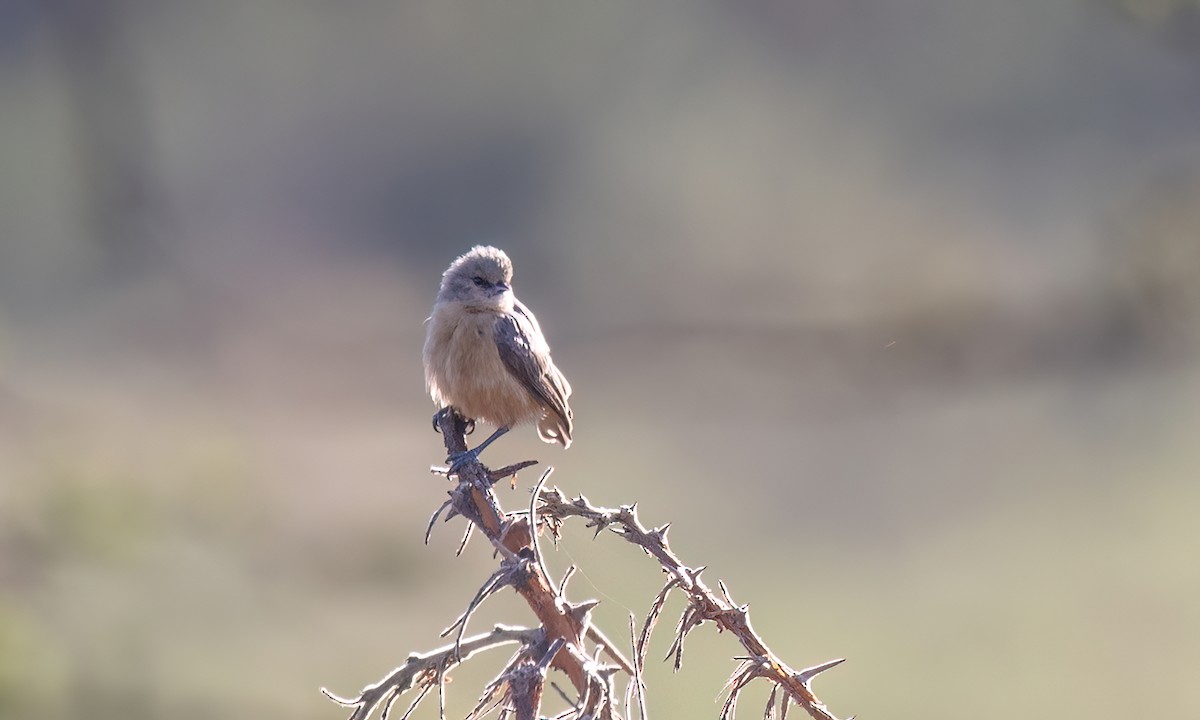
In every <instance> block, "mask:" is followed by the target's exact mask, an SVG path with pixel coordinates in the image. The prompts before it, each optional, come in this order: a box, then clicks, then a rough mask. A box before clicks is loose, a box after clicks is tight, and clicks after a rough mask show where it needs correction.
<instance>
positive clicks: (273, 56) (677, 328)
mask: <svg viewBox="0 0 1200 720" xmlns="http://www.w3.org/2000/svg"><path fill="white" fill-rule="evenodd" d="M907 5H908V6H906V7H903V8H901V7H898V6H895V5H892V4H889V3H885V2H872V3H864V4H859V5H856V6H855V7H854V8H853V9H851V8H848V7H847V6H845V4H844V3H840V2H824V1H817V2H808V3H798V4H795V5H791V4H785V3H774V2H751V3H737V4H734V3H724V4H723V3H693V4H684V3H663V4H657V5H654V6H650V5H648V4H641V3H626V2H612V3H589V4H576V5H555V6H553V7H548V6H545V5H540V4H536V3H525V2H518V3H510V4H506V5H505V6H503V7H501V6H499V5H491V6H487V7H468V6H467V5H464V4H456V3H445V2H437V3H434V2H429V3H397V4H391V3H348V4H338V5H337V6H333V5H325V4H322V3H311V2H310V3H289V2H282V1H278V2H268V1H266V0H263V1H261V2H253V3H240V2H232V1H230V2H212V3H206V4H204V5H203V6H201V5H199V4H194V5H189V6H178V7H167V6H166V5H157V4H151V3H139V2H132V1H131V2H104V3H101V2H94V3H70V2H58V3H47V4H38V3H34V2H25V3H14V4H12V5H11V6H10V7H9V9H7V10H4V11H3V12H2V13H0V27H2V28H3V30H4V33H3V35H0V108H3V117H4V120H3V123H0V203H2V205H0V717H3V718H28V717H40V718H60V717H61V718H65V717H76V716H80V715H85V714H86V715H88V716H91V717H96V718H107V717H113V718H117V717H120V718H126V719H131V718H132V719H134V720H136V719H137V718H156V717H162V716H173V717H177V718H185V719H187V718H197V719H199V718H210V717H211V718H217V717H219V718H229V717H293V718H297V717H299V718H313V719H317V718H339V717H342V716H343V715H344V713H343V712H342V710H341V709H339V708H337V707H335V706H333V705H332V704H330V703H328V702H327V701H325V700H324V699H323V698H321V697H320V695H319V694H318V693H317V688H318V687H320V686H322V685H325V686H328V687H330V688H331V689H332V690H334V691H335V692H339V693H342V694H350V693H352V692H353V691H355V690H357V689H358V688H359V687H361V686H362V685H364V684H366V683H367V682H371V681H374V680H376V679H378V678H379V677H381V676H382V675H383V674H384V673H385V672H386V671H387V670H388V669H390V668H391V667H392V666H393V665H395V664H397V663H398V662H400V661H401V660H402V659H403V658H404V657H405V656H406V655H407V654H408V653H409V652H411V651H420V650H425V649H429V648H432V647H434V646H435V645H437V644H439V643H440V639H439V638H438V637H437V633H438V631H439V630H440V629H441V628H442V627H444V626H445V625H447V624H448V623H449V622H451V621H452V620H453V619H454V617H455V616H456V615H457V614H458V613H459V612H460V610H461V608H462V607H463V606H464V605H465V603H466V602H467V601H468V600H469V598H470V596H471V594H472V593H473V592H474V590H475V588H476V587H477V585H478V583H480V582H481V581H482V580H483V579H484V578H485V577H486V576H487V575H488V573H490V571H491V568H492V563H491V560H490V557H489V554H488V553H487V552H486V550H485V548H483V547H482V546H481V545H478V544H475V545H472V546H471V547H469V548H468V550H467V552H466V553H465V555H464V557H462V558H459V559H452V555H453V551H454V549H455V547H456V546H457V542H458V537H459V533H460V531H461V528H462V525H461V522H459V521H453V522H451V523H450V524H449V525H441V526H439V527H438V528H437V531H436V533H435V535H434V541H433V543H432V545H431V546H430V547H428V548H426V547H424V546H422V545H421V535H422V533H423V531H424V524H425V521H426V519H427V518H428V516H429V513H430V512H431V511H432V510H433V509H434V508H436V507H437V505H438V504H439V503H440V502H441V501H442V499H443V498H444V487H445V481H444V480H441V479H438V478H436V477H433V476H430V475H429V474H428V472H427V471H426V468H427V467H428V466H429V465H430V464H432V463H436V462H439V461H440V460H441V459H442V454H441V445H440V443H439V441H438V437H437V436H436V435H434V434H433V432H432V431H431V430H430V428H429V416H430V414H431V413H432V411H433V410H434V409H435V408H433V406H432V405H431V404H430V403H429V401H428V399H427V397H426V396H425V394H424V391H423V387H422V382H421V371H420V367H419V355H420V345H421V342H422V337H423V328H422V324H421V323H422V320H423V319H424V317H425V315H426V312H427V310H428V307H429V304H430V302H431V300H432V297H433V294H434V292H435V289H436V283H437V277H438V273H440V271H441V270H442V269H443V268H444V267H445V265H446V264H447V263H448V262H449V260H450V259H451V258H452V257H453V256H454V255H455V254H456V253H458V252H461V251H462V250H463V249H465V248H466V247H468V246H469V245H471V244H473V243H475V242H482V241H486V242H495V243H497V244H500V245H503V246H504V247H506V248H507V249H508V250H509V251H510V253H511V254H512V256H513V259H514V261H515V262H516V265H517V277H516V281H515V286H516V289H517V292H518V293H519V295H520V296H521V297H522V298H523V299H524V300H525V301H526V302H527V303H528V304H529V305H530V306H531V307H532V308H533V309H534V310H535V311H536V312H537V313H538V315H539V318H540V319H541V321H542V325H543V327H544V328H545V329H546V331H547V334H548V335H549V337H550V340H551V342H552V344H553V346H554V349H555V357H556V360H557V361H558V363H559V364H560V366H562V367H563V368H564V370H565V371H566V372H567V373H568V375H569V377H570V379H571V381H572V384H573V385H574V387H575V389H576V395H575V397H574V398H573V406H574V408H575V411H576V416H577V422H578V437H577V443H576V444H575V445H574V446H573V447H572V449H571V450H570V451H568V452H562V451H561V450H559V449H557V448H554V447H550V446H546V445H542V444H541V443H538V442H537V441H536V440H535V438H534V434H533V433H532V432H530V431H525V432H520V433H515V434H514V435H512V436H510V437H507V438H505V439H504V441H502V442H501V443H499V444H498V445H496V446H495V447H494V449H492V450H489V451H488V457H489V459H490V460H491V461H493V462H495V463H502V462H507V461H513V460H517V459H522V458H525V457H537V458H540V459H541V460H542V461H543V462H546V463H549V464H553V465H554V466H555V467H556V468H557V470H556V473H555V475H554V482H556V483H558V484H559V485H561V486H562V487H563V488H564V489H566V490H568V491H569V492H582V493H585V494H586V495H588V496H589V497H590V498H591V499H592V500H593V501H595V502H597V503H601V504H609V505H615V504H618V503H622V502H630V501H633V500H638V501H639V502H640V508H641V512H642V514H643V518H644V519H645V520H646V521H647V522H653V523H656V524H657V523H661V522H665V521H668V520H669V521H672V523H673V526H672V542H673V544H674V545H675V547H676V549H677V551H678V552H679V554H680V555H681V556H682V557H683V558H684V559H685V561H687V562H690V563H693V564H706V565H708V566H709V568H710V570H709V575H710V576H711V577H713V578H717V577H720V578H723V579H725V580H726V582H727V583H728V584H729V586H730V587H731V589H732V591H733V593H734V597H735V599H737V600H738V601H740V602H749V603H750V604H751V607H752V612H753V618H754V623H755V626H756V627H757V628H758V629H759V630H760V631H761V632H762V634H763V635H764V636H765V637H766V638H767V639H768V641H769V642H770V643H771V644H772V646H773V647H774V649H776V650H777V651H778V652H779V653H780V654H781V655H782V656H783V657H784V658H786V659H787V660H788V661H789V662H791V663H792V664H793V665H795V666H797V667H799V666H803V665H807V664H813V663H816V662H820V661H823V660H826V659H829V658H832V657H840V656H846V657H849V658H850V662H848V663H847V664H846V665H845V666H844V667H842V668H839V669H838V670H836V671H834V672H832V673H830V674H829V676H828V677H827V678H826V677H823V678H822V679H821V680H820V681H819V685H818V690H819V693H820V695H821V696H822V698H823V699H825V700H826V701H827V702H829V703H830V705H831V707H832V708H833V709H834V710H835V711H837V712H838V713H840V714H842V715H849V714H852V713H857V714H858V716H859V717H863V718H883V717H889V718H918V717H951V716H955V717H959V716H969V717H974V718H981V719H986V718H1001V717H1009V716H1010V715H1011V714H1013V713H1014V712H1017V713H1020V714H1028V715H1036V716H1047V717H1054V716H1064V717H1091V718H1116V717H1127V716H1128V715H1129V714H1131V712H1132V711H1131V709H1130V708H1131V707H1137V708H1138V710H1137V711H1136V714H1137V715H1139V716H1143V715H1144V716H1151V717H1152V716H1169V717H1191V716H1195V715H1196V714H1197V713H1200V692H1197V691H1196V689H1195V681H1194V677H1193V675H1194V670H1195V668H1196V667H1200V609H1198V608H1200V564H1198V563H1197V562H1196V549H1197V547H1200V524H1197V522H1196V519H1197V517H1198V511H1200V483H1197V476H1198V474H1200V442H1197V438H1198V437H1200V363H1198V362H1197V359H1198V356H1197V353H1196V347H1197V345H1196V343H1197V340H1198V338H1200V333H1198V332H1197V329H1198V328H1200V300H1198V294H1200V291H1198V290H1197V288H1200V212H1198V211H1197V208H1198V207H1200V122H1198V121H1200V102H1198V101H1197V100H1196V98H1197V97H1200V95H1198V94H1196V93H1195V92H1194V91H1195V88H1196V87H1197V85H1200V51H1198V50H1197V37H1198V35H1197V34H1196V30H1195V27H1196V24H1195V23H1196V20H1195V18H1196V14H1195V11H1194V10H1192V9H1189V7H1190V6H1187V5H1186V4H1185V3H1177V4H1176V5H1178V7H1177V8H1176V10H1175V14H1171V12H1170V11H1169V6H1168V5H1163V4H1150V3H1122V4H1116V5H1113V6H1108V5H1103V4H1102V3H1099V2H1096V3H1090V4H1089V3H1085V2H1070V1H1069V0H1055V1H1053V2H1048V3H1047V2H1033V1H1032V0H1029V1H1028V2H1016V3H1005V4H1003V6H1001V5H1000V4H996V3H984V2H972V3H958V2H950V1H949V0H946V1H944V2H943V1H939V0H922V1H921V2H915V3H910V4H907ZM1151 5H1153V7H1151ZM56 13H58V14H56ZM535 478H536V475H534V474H532V473H526V474H524V475H522V477H521V479H520V483H519V487H518V489H517V490H516V491H507V490H506V491H505V493H504V498H505V501H506V502H507V503H509V505H510V506H511V507H516V506H517V505H523V504H524V503H525V502H526V501H527V495H526V493H525V490H527V489H528V487H529V486H530V485H531V484H532V482H533V481H534V479H535ZM589 537H590V534H589V533H584V532H578V531H572V532H569V533H568V536H567V538H566V542H565V543H564V546H563V550H561V551H560V552H559V553H558V554H556V555H555V556H554V557H552V558H551V562H552V564H553V566H554V567H555V568H556V570H557V571H559V572H561V570H562V569H563V568H565V567H566V565H567V564H569V563H572V562H578V563H579V564H580V566H581V568H582V570H583V572H584V575H582V576H579V577H577V578H576V579H575V580H574V581H573V585H572V587H573V594H574V596H575V597H577V598H580V599H582V598H584V597H591V596H595V597H599V598H600V599H602V600H603V601H604V604H603V605H601V607H600V609H599V611H598V612H599V617H600V620H601V622H602V623H604V624H605V626H606V627H607V629H608V630H609V631H610V633H611V634H614V635H620V634H621V633H622V632H623V628H624V627H625V625H626V619H625V618H626V614H627V613H628V612H629V611H630V610H633V611H635V612H638V613H641V612H643V611H644V610H645V608H646V606H647V603H648V602H649V600H650V599H651V598H652V597H653V594H654V593H655V592H656V590H657V588H658V586H659V583H660V574H659V573H658V571H657V570H655V569H654V567H653V566H651V565H650V563H649V562H648V561H647V560H646V559H645V558H643V557H641V556H640V553H635V552H632V551H631V549H630V548H627V547H625V546H624V545H623V543H621V542H620V541H619V540H618V539H616V538H608V537H602V538H601V539H600V540H599V541H596V542H592V541H590V540H589V539H588V538H589ZM528 619H529V618H528V615H527V614H526V611H525V610H523V609H522V608H521V607H520V605H519V604H518V603H516V602H514V601H512V600H511V598H502V599H498V600H496V601H494V604H492V605H490V606H488V607H487V608H485V610H484V611H483V613H482V614H481V615H480V616H479V618H478V619H477V620H476V621H475V627H477V628H478V629H483V628H486V627H487V626H488V625H489V624H490V623H491V622H495V621H505V622H512V623H521V622H526V621H528ZM664 629H665V632H664V634H663V636H662V637H660V638H659V640H660V642H659V643H658V645H659V646H660V647H658V648H656V650H655V652H656V653H658V654H661V653H663V652H665V651H666V642H665V640H666V636H667V634H668V633H669V625H667V624H664ZM737 652H738V648H737V647H735V646H734V645H733V644H732V643H731V642H729V641H728V639H727V638H725V637H723V636H716V635H715V634H714V633H712V632H711V631H710V630H709V628H702V629H701V630H700V631H698V632H697V633H696V634H694V635H693V639H692V641H691V644H690V646H689V652H688V658H687V660H686V662H685V667H684V670H683V672H682V673H681V674H680V675H678V676H672V675H671V674H670V672H669V671H668V670H667V667H666V666H665V665H655V666H654V667H653V668H652V669H651V672H652V674H651V676H650V708H651V713H652V715H653V716H655V717H659V718H671V717H680V718H683V717H715V716H716V714H717V711H718V708H719V706H718V705H717V704H715V703H714V702H713V700H714V698H715V697H716V696H717V693H718V690H719V688H720V687H721V684H722V683H723V681H724V677H725V674H726V673H727V672H728V671H729V670H730V669H731V668H732V666H733V663H732V662H730V661H729V657H730V656H731V655H734V654H737ZM502 659H503V653H498V654H497V656H496V657H494V658H491V659H490V660H485V661H483V662H482V663H480V664H478V665H475V666H472V667H468V668H464V669H463V671H462V672H461V673H459V674H457V676H456V682H455V683H454V684H453V685H452V686H451V691H452V693H451V698H450V700H451V706H450V709H451V715H452V716H458V717H461V716H462V715H464V714H465V713H466V711H467V710H468V709H469V708H470V706H471V705H472V704H473V702H474V697H475V694H474V691H475V690H476V689H477V688H478V687H480V686H481V685H482V683H483V682H484V681H485V680H486V679H488V678H489V677H490V674H491V673H492V672H494V671H495V669H496V667H497V665H496V663H499V662H500V661H501V660H502ZM430 710H431V708H426V709H425V710H424V711H423V714H421V713H419V714H418V717H433V716H435V714H433V713H431V712H430ZM743 712H744V713H750V715H751V716H752V715H753V714H754V713H756V712H759V709H758V708H757V707H755V706H754V703H747V704H746V705H745V706H744V708H743Z"/></svg>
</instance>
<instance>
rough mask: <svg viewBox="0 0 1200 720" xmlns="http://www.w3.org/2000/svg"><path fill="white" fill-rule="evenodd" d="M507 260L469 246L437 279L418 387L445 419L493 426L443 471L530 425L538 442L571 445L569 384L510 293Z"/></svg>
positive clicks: (501, 253) (525, 310)
mask: <svg viewBox="0 0 1200 720" xmlns="http://www.w3.org/2000/svg"><path fill="white" fill-rule="evenodd" d="M512 275H513V269H512V261H510V260H509V259H508V256H507V255H505V254H504V251H503V250H500V249H498V248H494V247H486V246H476V247H473V248H471V250H470V251H469V252H467V253H466V254H464V255H463V256H461V257H459V258H458V259H456V260H455V261H454V262H452V263H450V267H449V268H448V269H447V270H446V272H445V273H443V274H442V286H441V289H440V290H438V295H437V301H436V302H434V304H433V313H432V314H431V315H430V316H429V319H428V320H427V321H426V324H427V325H428V327H427V329H426V334H425V352H424V359H425V383H426V385H427V386H428V387H429V392H430V394H431V395H432V396H433V401H434V402H435V403H437V404H438V406H439V407H441V408H442V409H441V410H439V411H438V413H437V414H436V415H434V416H433V422H434V427H435V428H437V426H438V422H439V420H440V419H442V418H444V417H445V416H446V414H447V413H449V412H452V411H457V412H458V414H459V415H461V416H463V417H464V418H467V419H468V420H482V421H484V422H487V423H489V424H492V425H495V426H496V428H497V429H496V431H495V432H494V433H492V435H491V437H489V438H488V439H486V440H484V441H483V442H482V443H480V444H479V445H478V446H477V447H476V448H475V449H474V450H468V451H467V452H464V453H455V454H453V455H451V456H450V458H449V461H450V472H452V473H453V472H454V471H455V470H457V469H458V467H460V466H461V465H462V463H464V462H466V461H467V460H477V459H478V458H479V453H481V452H483V450H484V448H486V447H487V446H488V445H490V444H491V443H492V442H493V441H494V440H495V439H496V438H498V437H500V436H501V435H503V434H504V433H506V432H508V431H509V430H510V429H512V428H513V427H515V426H516V425H519V424H521V423H524V422H536V423H537V429H538V434H539V435H540V436H541V438H542V440H544V441H546V442H557V443H561V444H562V446H563V447H564V448H566V447H570V446H571V417H572V415H571V406H570V405H568V404H567V398H568V397H570V395H571V385H570V383H568V382H567V379H566V378H565V377H563V374H562V373H561V372H560V371H559V369H558V368H557V367H555V366H554V361H553V360H551V359H550V346H549V345H547V344H546V339H545V338H544V337H542V329H541V328H540V327H539V326H538V321H537V318H535V317H534V316H533V313H531V312H529V309H528V308H526V307H525V306H524V305H522V304H521V301H520V300H517V298H516V296H515V295H513V291H512V287H511V283H512Z"/></svg>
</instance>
